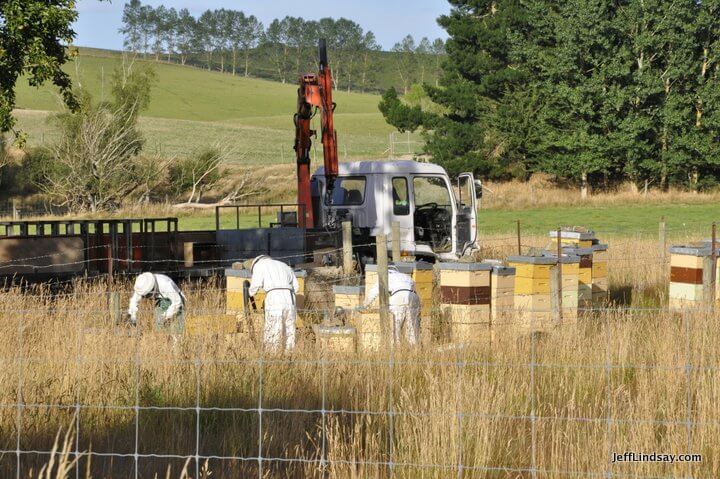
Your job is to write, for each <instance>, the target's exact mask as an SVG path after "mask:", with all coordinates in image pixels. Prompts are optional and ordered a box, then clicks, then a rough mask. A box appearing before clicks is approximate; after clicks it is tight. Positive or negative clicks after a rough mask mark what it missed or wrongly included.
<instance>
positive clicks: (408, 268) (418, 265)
mask: <svg viewBox="0 0 720 479" xmlns="http://www.w3.org/2000/svg"><path fill="white" fill-rule="evenodd" d="M390 266H395V267H396V268H397V270H398V271H400V272H401V273H405V274H412V272H413V271H415V270H421V271H426V270H432V269H433V264H432V263H426V262H425V261H399V262H396V263H388V267H390ZM365 271H377V264H375V263H368V264H366V265H365Z"/></svg>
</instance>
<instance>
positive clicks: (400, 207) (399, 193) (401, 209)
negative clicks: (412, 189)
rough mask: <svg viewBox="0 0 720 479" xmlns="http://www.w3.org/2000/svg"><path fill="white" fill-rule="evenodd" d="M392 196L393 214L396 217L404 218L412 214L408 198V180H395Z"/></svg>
mask: <svg viewBox="0 0 720 479" xmlns="http://www.w3.org/2000/svg"><path fill="white" fill-rule="evenodd" d="M392 195H393V214H394V215H395V216H404V215H408V214H410V201H409V198H408V196H409V195H408V182H407V178H402V177H398V178H393V180H392Z"/></svg>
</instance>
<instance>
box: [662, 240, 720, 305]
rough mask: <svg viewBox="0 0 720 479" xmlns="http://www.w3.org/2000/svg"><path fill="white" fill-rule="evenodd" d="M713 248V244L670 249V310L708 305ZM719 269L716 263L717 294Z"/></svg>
mask: <svg viewBox="0 0 720 479" xmlns="http://www.w3.org/2000/svg"><path fill="white" fill-rule="evenodd" d="M711 263H712V260H711V249H710V246H709V245H708V246H705V245H701V246H672V247H671V248H670V291H669V294H668V297H669V306H670V308H671V309H685V308H701V307H705V306H706V305H707V301H708V300H709V299H708V298H707V292H706V286H705V285H709V284H710V281H711V275H712V271H711V269H710V268H711V267H712V265H711ZM718 273H720V270H717V265H716V276H715V278H716V284H715V286H716V293H715V300H716V301H717V300H718V299H720V295H718V292H717V291H718V290H717V287H718V282H720V275H718Z"/></svg>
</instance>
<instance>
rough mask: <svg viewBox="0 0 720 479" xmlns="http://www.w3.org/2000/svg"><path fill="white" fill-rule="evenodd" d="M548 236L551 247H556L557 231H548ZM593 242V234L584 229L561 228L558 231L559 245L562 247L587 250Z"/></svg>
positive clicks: (594, 238)
mask: <svg viewBox="0 0 720 479" xmlns="http://www.w3.org/2000/svg"><path fill="white" fill-rule="evenodd" d="M548 236H549V237H550V240H551V243H552V245H553V246H555V247H557V236H558V232H557V230H555V231H550V232H549V233H548ZM595 241H597V239H596V237H595V232H594V231H590V230H588V229H585V228H562V229H561V231H560V244H561V245H563V246H574V247H579V248H589V247H590V246H592V245H593V244H594V242H595Z"/></svg>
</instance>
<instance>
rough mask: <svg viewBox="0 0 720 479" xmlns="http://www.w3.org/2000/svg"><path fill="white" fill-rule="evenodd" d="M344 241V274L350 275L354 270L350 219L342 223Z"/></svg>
mask: <svg viewBox="0 0 720 479" xmlns="http://www.w3.org/2000/svg"><path fill="white" fill-rule="evenodd" d="M342 242H343V274H345V276H350V274H352V272H353V251H352V223H351V222H350V221H343V223H342Z"/></svg>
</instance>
